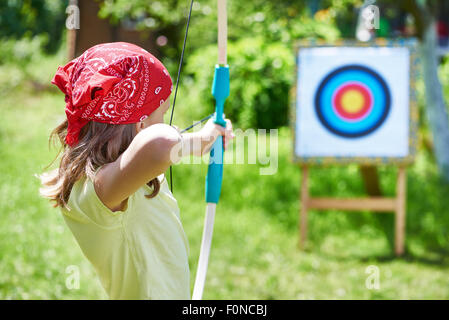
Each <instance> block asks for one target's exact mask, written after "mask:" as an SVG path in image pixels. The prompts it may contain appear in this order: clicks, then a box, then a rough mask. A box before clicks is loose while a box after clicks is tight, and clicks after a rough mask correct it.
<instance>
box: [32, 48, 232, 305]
mask: <svg viewBox="0 0 449 320" xmlns="http://www.w3.org/2000/svg"><path fill="white" fill-rule="evenodd" d="M52 83H54V84H56V85H57V86H58V87H59V89H61V91H62V92H63V93H64V94H65V102H66V107H65V112H66V115H67V120H65V121H64V122H63V123H62V124H61V125H59V126H58V127H57V128H56V129H54V131H53V132H52V134H51V136H50V139H52V138H53V137H54V136H57V137H58V138H59V140H60V141H61V143H62V145H63V154H62V157H61V162H60V166H59V168H57V169H55V170H54V171H51V172H48V173H44V174H43V175H42V176H41V181H42V184H43V187H42V188H41V190H40V191H41V195H42V196H44V197H46V198H48V199H50V200H52V201H54V206H59V207H60V208H61V210H62V213H63V217H64V219H65V221H66V223H67V225H68V227H69V228H70V230H71V231H72V233H73V235H74V236H75V239H76V241H77V242H78V244H79V246H80V247H81V249H82V251H83V253H84V255H85V256H86V257H87V259H89V261H90V262H91V263H92V264H93V266H94V268H95V269H96V271H97V273H98V275H99V277H100V280H101V283H102V285H103V287H104V289H105V290H106V292H107V294H108V296H109V297H110V298H111V299H190V282H189V266H188V251H189V247H188V242H187V237H186V235H185V233H184V230H183V227H182V224H181V221H180V217H179V208H178V205H177V202H176V200H175V198H174V197H173V195H172V193H171V192H170V190H169V188H168V184H167V181H166V179H165V177H164V174H163V173H164V172H165V171H166V170H167V168H169V166H170V165H172V164H173V163H175V162H177V161H178V160H179V156H178V153H179V152H176V150H182V154H183V155H188V154H195V155H202V154H203V153H205V152H207V151H208V149H210V147H211V144H212V143H213V142H214V141H215V139H217V138H218V137H219V136H224V137H225V145H226V144H227V143H228V142H229V140H230V139H232V138H233V134H232V126H231V123H230V121H229V120H227V128H226V129H224V128H222V127H221V126H219V125H216V124H214V123H213V122H212V120H209V122H208V123H207V124H206V125H205V126H204V128H203V129H202V130H200V131H198V132H196V133H191V134H183V135H180V134H179V132H178V131H177V130H176V129H174V128H173V127H170V126H168V125H165V124H163V116H164V113H165V112H166V111H167V110H168V109H169V96H170V94H171V92H172V81H171V79H170V76H169V74H168V72H167V70H166V68H165V67H164V66H163V64H162V63H161V62H160V61H159V60H157V59H156V58H155V57H154V56H153V55H151V54H150V53H148V52H147V51H145V50H144V49H142V48H140V47H137V46H135V45H132V44H130V43H123V42H118V43H106V44H100V45H97V46H94V47H92V48H90V49H88V50H87V51H86V52H84V53H83V54H82V55H81V56H80V57H78V58H76V59H74V60H72V61H71V62H69V63H68V64H67V65H66V66H64V67H63V68H61V67H59V68H58V71H57V72H56V75H55V76H54V78H53V80H52ZM191 146H197V147H196V149H194V148H193V147H191Z"/></svg>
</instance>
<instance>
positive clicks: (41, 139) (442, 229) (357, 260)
mask: <svg viewBox="0 0 449 320" xmlns="http://www.w3.org/2000/svg"><path fill="white" fill-rule="evenodd" d="M54 69H55V68H54ZM179 103H180V105H178V106H177V111H176V112H177V114H176V119H177V120H178V119H181V120H185V119H188V118H189V117H188V116H187V114H188V110H187V109H186V108H185V107H183V106H182V101H181V100H180V102H179ZM0 110H1V111H2V117H3V121H2V123H1V125H0V159H1V160H0V214H1V218H0V299H104V298H106V296H105V294H104V292H103V290H102V288H101V286H100V284H99V281H98V279H97V277H96V275H95V272H94V270H93V268H92V267H91V265H90V264H89V263H88V261H87V260H86V259H85V258H84V257H83V255H82V253H81V250H80V249H79V247H78V246H77V244H76V242H75V240H74V238H73V237H72V235H71V233H70V231H69V230H68V228H67V227H66V226H65V224H64V221H63V219H62V216H61V214H60V212H59V210H58V209H55V208H52V207H51V206H50V204H49V203H48V202H47V201H46V200H44V199H41V198H39V196H38V188H39V182H38V180H37V179H36V178H35V177H34V176H33V175H34V174H35V173H40V172H42V170H43V169H44V167H45V166H46V165H47V164H48V163H49V162H50V161H51V160H52V159H53V157H54V155H55V150H50V151H49V150H48V146H47V139H48V135H49V133H50V131H51V130H52V129H53V128H54V127H55V126H56V125H57V124H58V123H59V122H60V121H61V120H62V119H63V117H64V111H63V110H64V100H63V97H62V95H61V94H59V93H55V92H51V91H47V92H45V91H44V92H36V91H33V89H30V88H28V87H27V86H16V87H15V88H11V89H10V90H3V91H2V93H1V96H0ZM175 122H177V121H175ZM176 124H179V126H180V127H184V125H188V124H189V123H187V121H179V122H178V123H176ZM290 157H291V137H290V132H289V131H288V130H286V129H284V130H281V132H280V141H279V170H278V172H277V174H276V175H272V176H261V175H259V169H260V166H259V165H226V166H225V173H224V182H223V191H222V198H221V200H220V203H219V205H218V207H217V215H216V222H215V230H214V239H213V244H212V252H211V257H210V263H209V271H208V277H207V282H206V287H205V293H204V298H205V299H431V298H433V299H448V298H449V276H448V266H449V259H448V250H447V248H448V244H449V237H448V231H447V230H448V227H449V205H448V203H449V202H448V200H447V198H448V195H449V187H448V186H447V185H443V184H442V183H441V182H440V181H439V179H438V176H437V173H436V169H435V165H434V164H433V163H432V161H431V160H429V158H428V157H427V156H426V155H425V154H424V153H420V154H419V156H418V158H417V161H416V163H415V165H414V166H413V167H412V168H411V169H410V170H409V171H408V194H407V206H408V207H407V238H406V242H407V254H406V255H405V256H404V257H403V258H399V259H398V258H395V257H394V256H393V254H392V251H391V249H390V247H389V244H388V241H387V240H386V236H385V231H386V230H385V229H384V228H382V227H381V226H382V223H381V222H380V221H379V220H378V218H376V217H377V216H376V215H373V214H370V213H367V212H363V213H345V212H338V211H327V212H315V211H312V212H311V213H310V215H309V247H308V250H307V251H299V250H298V248H297V239H298V232H297V221H298V208H299V202H298V194H299V186H300V179H301V175H300V170H299V168H298V167H297V166H295V165H294V164H292V163H291V161H290ZM395 173H396V171H395V169H393V168H388V167H381V168H380V174H381V183H382V187H383V190H384V191H385V192H386V193H387V194H390V195H391V194H393V193H394V190H395V186H394V183H395ZM205 174H206V167H205V166H204V165H183V166H175V168H174V194H175V196H176V198H177V199H178V203H179V206H180V208H181V217H182V222H183V225H184V229H185V231H186V233H187V235H188V238H189V243H190V256H189V262H190V267H191V283H192V286H193V281H194V279H195V271H196V265H197V259H198V254H199V247H200V241H201V233H202V227H203V217H204V209H205V204H204V196H203V193H204V186H203V184H204V177H205ZM310 188H311V192H312V194H314V195H336V196H349V195H363V192H364V191H363V183H362V180H361V178H360V175H359V173H358V168H357V166H346V167H327V168H313V169H312V170H311V181H310ZM384 217H386V218H384V219H390V222H391V221H392V219H393V216H392V215H385V216H384ZM387 222H388V221H387ZM70 265H76V266H78V267H79V268H80V271H81V276H80V280H81V285H80V288H79V289H78V290H69V289H68V288H67V287H66V285H65V282H66V277H67V276H68V275H67V274H66V268H67V267H68V266H70ZM370 265H376V266H378V267H379V270H380V290H368V289H367V288H366V286H365V281H366V279H367V277H368V275H367V274H366V273H365V270H366V268H367V267H368V266H370Z"/></svg>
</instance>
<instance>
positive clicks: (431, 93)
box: [398, 0, 449, 182]
mask: <svg viewBox="0 0 449 320" xmlns="http://www.w3.org/2000/svg"><path fill="white" fill-rule="evenodd" d="M398 4H399V6H400V7H401V8H402V9H404V10H406V11H407V12H408V13H410V14H411V15H412V16H413V18H414V20H415V27H416V31H417V36H418V38H419V40H420V51H421V57H422V67H423V75H424V83H425V88H426V101H427V105H426V108H425V109H426V113H427V118H428V120H429V124H430V127H431V130H432V135H433V143H434V150H435V155H436V159H437V164H438V168H439V170H440V173H441V176H442V177H443V179H444V180H445V181H447V182H449V119H448V114H447V107H446V103H445V101H444V96H443V90H442V87H441V83H440V80H439V77H438V57H437V37H436V19H437V13H438V8H440V7H441V5H442V0H422V1H420V0H400V1H398Z"/></svg>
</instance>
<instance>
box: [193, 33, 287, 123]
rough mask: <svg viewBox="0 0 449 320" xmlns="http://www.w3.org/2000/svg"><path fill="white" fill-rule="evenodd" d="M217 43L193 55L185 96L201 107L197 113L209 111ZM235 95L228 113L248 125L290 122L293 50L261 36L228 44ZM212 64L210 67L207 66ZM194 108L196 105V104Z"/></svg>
mask: <svg viewBox="0 0 449 320" xmlns="http://www.w3.org/2000/svg"><path fill="white" fill-rule="evenodd" d="M216 56H217V47H216V45H210V46H208V47H206V48H204V49H203V50H198V51H197V52H195V54H193V55H191V56H190V57H189V63H188V65H187V66H186V69H185V72H186V74H191V75H192V76H193V83H188V84H187V85H188V86H189V90H188V91H189V95H188V97H187V98H186V97H185V99H186V100H188V101H189V100H190V99H192V101H194V103H195V104H196V105H197V106H198V108H195V109H196V110H195V112H199V114H207V113H208V110H210V105H211V104H213V100H212V99H213V98H212V97H211V84H212V78H213V66H214V65H215V61H216ZM228 63H229V65H230V73H231V94H230V96H229V98H228V99H227V101H226V109H225V112H226V116H227V117H229V118H231V119H233V120H235V121H236V123H238V124H239V125H240V126H242V127H244V128H248V127H256V128H277V127H279V126H282V125H285V124H286V123H287V115H288V94H289V89H290V86H291V84H292V79H293V77H294V72H293V70H294V56H293V52H292V51H291V50H289V49H288V48H286V47H285V46H283V45H282V44H279V43H266V42H264V41H263V39H261V38H256V39H244V40H241V41H238V42H235V43H231V44H230V45H229V47H228ZM205 66H208V67H205ZM192 109H193V106H192Z"/></svg>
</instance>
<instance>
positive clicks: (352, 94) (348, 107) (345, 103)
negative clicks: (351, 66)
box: [341, 89, 364, 113]
mask: <svg viewBox="0 0 449 320" xmlns="http://www.w3.org/2000/svg"><path fill="white" fill-rule="evenodd" d="M363 104H364V98H363V94H361V93H360V92H359V91H357V90H353V89H351V90H348V91H346V92H345V93H344V94H343V96H342V97H341V106H342V108H343V110H345V111H346V112H347V113H357V112H359V111H360V110H361V109H362V108H363Z"/></svg>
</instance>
